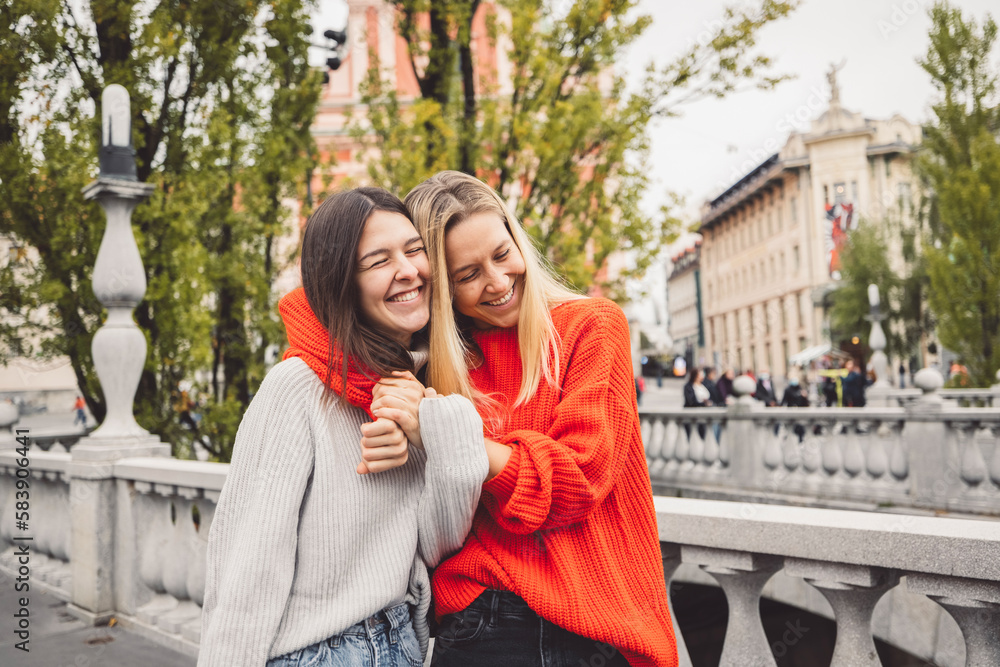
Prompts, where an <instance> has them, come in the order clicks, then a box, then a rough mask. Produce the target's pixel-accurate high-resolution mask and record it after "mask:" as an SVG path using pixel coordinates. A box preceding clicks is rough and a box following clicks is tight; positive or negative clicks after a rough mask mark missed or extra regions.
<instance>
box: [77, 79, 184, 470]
mask: <svg viewBox="0 0 1000 667" xmlns="http://www.w3.org/2000/svg"><path fill="white" fill-rule="evenodd" d="M101 106H102V107H103V108H102V114H101V116H102V118H101V120H102V126H101V127H102V130H101V139H102V140H101V152H100V162H101V171H100V175H99V176H98V178H97V180H96V181H94V182H93V183H91V184H90V185H88V186H87V187H85V188H84V189H83V196H84V198H85V199H96V200H97V202H98V203H99V204H100V205H101V208H103V209H104V212H105V214H106V215H107V218H108V226H107V229H106V230H105V232H104V238H103V239H102V240H101V247H100V249H99V250H98V252H97V263H96V264H95V265H94V274H93V279H92V282H93V288H94V296H96V297H97V300H98V301H100V302H101V304H102V305H103V306H104V307H105V308H107V309H108V319H107V321H105V323H104V325H103V326H102V327H101V328H100V329H98V331H97V333H96V334H95V335H94V340H93V343H92V347H91V351H92V352H93V355H94V366H95V368H96V370H97V377H98V378H99V379H100V382H101V389H103V391H104V398H105V401H106V403H107V408H108V411H107V416H106V417H105V419H104V422H103V423H102V424H101V426H100V428H98V429H97V430H95V431H94V432H93V433H91V434H90V437H89V438H87V439H86V440H84V441H81V443H80V445H79V446H78V448H74V452H76V451H80V449H81V448H82V449H83V450H84V451H86V450H93V449H94V448H97V447H102V448H106V447H114V448H115V449H116V450H118V449H120V448H121V447H123V446H124V447H127V448H129V449H134V447H135V446H136V445H139V446H140V447H142V446H145V447H149V446H154V447H156V446H158V447H159V448H166V451H164V452H163V453H169V448H168V447H167V446H166V445H161V444H160V443H159V439H158V438H157V437H156V436H154V435H150V433H149V432H148V431H146V430H145V429H144V428H142V427H141V426H139V424H137V423H136V421H135V417H134V416H133V413H132V407H133V403H134V400H135V392H136V389H137V388H138V386H139V377H140V376H141V375H142V368H143V365H144V364H145V362H146V337H145V336H144V335H143V333H142V332H141V331H140V330H139V328H138V327H137V326H136V325H135V322H133V321H132V311H133V310H134V309H135V307H136V306H137V305H138V304H139V301H140V300H142V297H143V295H144V294H145V293H146V274H145V271H144V270H143V267H142V258H140V257H139V248H138V246H137V245H136V243H135V237H134V236H133V235H132V211H133V210H135V207H136V206H138V205H139V204H141V203H142V202H143V201H145V200H146V199H148V198H149V195H150V194H152V192H153V186H152V185H149V184H147V183H139V182H138V181H137V180H136V171H135V158H134V154H135V151H133V149H132V123H131V117H132V115H131V110H130V107H129V95H128V92H127V91H126V90H125V88H123V87H122V86H119V85H118V84H112V85H110V86H108V87H107V88H105V89H104V94H103V95H102V96H101ZM136 453H138V452H135V453H133V452H129V454H130V455H135V454H136ZM141 453H142V454H152V453H154V452H153V451H150V450H147V451H144V452H141Z"/></svg>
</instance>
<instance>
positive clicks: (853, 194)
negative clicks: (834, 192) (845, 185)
mask: <svg viewBox="0 0 1000 667" xmlns="http://www.w3.org/2000/svg"><path fill="white" fill-rule="evenodd" d="M851 201H852V202H854V203H855V204H857V203H858V182H857V181H851Z"/></svg>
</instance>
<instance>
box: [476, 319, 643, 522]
mask: <svg viewBox="0 0 1000 667" xmlns="http://www.w3.org/2000/svg"><path fill="white" fill-rule="evenodd" d="M594 301H596V303H595V305H594V306H592V307H591V308H590V310H589V311H588V313H587V316H586V320H585V321H584V322H582V323H581V326H579V327H578V329H577V330H578V331H579V333H578V334H577V336H576V339H575V340H567V338H566V337H565V335H564V340H563V343H564V345H566V347H564V348H563V350H564V354H565V353H569V355H570V356H569V359H568V361H567V363H566V365H565V366H564V368H565V371H564V376H563V377H561V378H560V381H561V384H562V392H561V394H560V396H561V398H560V399H559V402H558V404H557V405H556V406H555V410H554V413H555V414H554V420H553V421H552V425H551V426H550V427H549V429H548V430H547V431H545V432H538V431H530V430H515V431H511V432H509V433H507V434H506V435H504V436H503V437H502V438H500V441H501V442H503V443H505V444H509V445H511V447H512V449H513V451H512V453H511V457H510V460H509V461H508V462H507V465H506V466H504V469H503V470H502V471H500V474H499V475H497V476H496V477H494V478H493V479H491V480H490V481H489V482H487V483H486V484H485V485H484V487H483V488H484V491H485V494H484V496H483V503H484V505H485V506H486V508H487V509H488V510H489V512H490V514H491V515H492V516H493V517H494V519H495V520H496V521H497V523H498V524H499V525H500V526H501V527H503V528H504V529H506V530H508V531H510V532H512V533H516V534H528V533H532V532H534V531H536V530H539V529H551V528H559V527H561V526H566V525H570V524H573V523H576V522H578V521H580V520H582V519H584V518H586V517H587V516H588V514H590V512H591V511H592V510H593V509H594V508H595V507H597V506H598V505H600V503H601V502H602V501H603V500H604V498H605V497H606V496H607V494H608V493H609V492H610V490H611V488H612V486H613V485H614V483H615V480H616V479H617V478H618V477H619V475H620V474H621V472H622V470H623V468H624V466H625V461H626V459H627V457H628V453H629V443H630V441H631V440H632V439H634V438H636V437H638V430H639V416H638V413H637V411H636V399H635V385H634V382H633V379H632V359H631V350H630V347H629V332H628V323H627V321H626V319H625V314H624V313H623V312H622V311H621V309H620V308H618V307H617V306H616V305H614V304H613V303H611V302H609V301H604V300H594ZM525 409H530V407H529V408H525Z"/></svg>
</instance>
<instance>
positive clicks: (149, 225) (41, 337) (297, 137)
mask: <svg viewBox="0 0 1000 667" xmlns="http://www.w3.org/2000/svg"><path fill="white" fill-rule="evenodd" d="M7 7H9V10H8V9H6V8H5V14H4V20H3V21H2V22H0V234H2V235H4V236H6V237H8V238H9V239H11V240H13V241H14V242H15V243H17V244H19V245H24V246H27V247H31V248H33V249H34V251H36V253H34V254H32V255H29V257H37V261H36V260H31V259H28V260H22V261H18V262H15V261H10V262H8V263H7V264H6V265H5V266H4V267H3V268H2V269H0V293H2V294H3V295H4V297H3V301H2V304H0V322H3V323H4V324H3V325H2V326H5V327H6V328H5V329H4V330H3V331H0V334H2V335H3V336H4V342H5V343H6V345H3V346H0V355H2V356H0V361H3V360H5V359H6V358H8V357H9V355H10V354H11V353H22V354H27V355H32V356H41V357H51V356H55V355H67V356H68V357H69V359H70V360H71V362H72V365H73V370H74V371H75V373H76V377H77V381H78V383H79V386H80V388H81V390H82V391H83V392H84V395H85V397H86V399H87V403H88V405H89V407H90V409H91V411H92V412H93V413H94V415H95V416H96V417H97V419H98V421H100V420H101V419H102V418H103V416H104V413H105V409H106V408H105V404H104V399H103V396H102V394H101V391H100V386H99V384H98V382H97V378H96V375H95V374H94V371H93V364H92V361H91V353H90V344H91V339H92V337H93V334H94V332H95V331H96V330H97V328H98V327H99V326H100V324H101V321H102V317H103V311H102V307H101V305H100V303H99V302H97V301H96V299H95V298H94V295H93V293H92V288H91V282H90V277H91V271H92V269H93V266H94V261H95V258H96V254H97V249H98V246H99V244H100V241H101V237H102V235H103V231H104V224H105V218H104V215H103V213H102V211H101V210H100V208H99V207H98V206H97V205H96V204H95V203H94V202H84V201H83V198H82V196H81V194H80V190H81V188H82V187H83V186H84V185H86V184H87V183H88V182H89V181H90V180H92V179H93V178H95V176H96V172H97V148H98V144H99V141H100V121H99V120H98V119H99V117H100V99H101V92H102V90H103V88H104V86H106V85H108V84H111V83H119V84H122V85H124V86H125V88H127V89H128V90H129V92H130V94H131V98H132V125H133V137H132V139H133V143H134V145H135V148H136V154H137V165H138V175H139V179H140V180H142V181H146V182H149V183H152V184H154V185H155V186H156V190H155V192H154V194H153V196H152V198H151V200H150V201H149V202H148V203H146V204H143V205H141V206H140V207H139V208H138V209H137V210H136V212H135V214H134V216H133V231H134V233H135V236H136V240H137V242H138V244H139V250H140V253H141V255H142V258H143V262H144V264H145V270H146V279H147V283H148V288H147V291H146V295H145V298H144V299H143V301H142V302H141V303H140V304H139V306H138V308H137V309H136V313H135V317H136V321H137V323H138V325H139V327H140V328H141V329H142V330H143V332H144V333H145V335H146V337H147V342H148V350H149V351H148V356H147V363H146V367H145V369H144V372H143V375H142V379H141V381H140V385H139V390H138V393H137V396H136V413H137V419H138V421H139V423H140V424H142V425H143V426H144V427H145V428H148V429H150V430H151V431H152V432H154V433H156V434H158V435H160V436H161V437H162V438H163V439H164V440H165V441H167V442H170V443H172V444H173V445H174V447H175V453H178V454H181V455H184V454H188V453H190V447H191V444H192V439H193V438H194V437H196V436H197V437H199V438H200V439H202V441H203V442H204V443H205V444H206V446H207V447H208V448H209V450H210V452H211V453H212V455H213V456H215V457H216V458H219V459H222V460H228V458H229V454H230V452H231V447H232V442H233V439H234V436H235V432H236V427H237V425H238V423H239V419H240V417H241V415H242V414H243V411H244V410H245V408H246V405H247V404H248V402H249V400H250V397H251V395H252V394H253V392H254V391H256V388H257V386H258V384H259V383H260V381H261V379H262V376H263V373H264V370H265V368H264V355H265V350H266V349H267V348H268V346H269V345H272V344H280V343H282V342H283V332H282V328H281V324H280V322H279V321H277V319H276V313H275V308H274V298H273V295H272V291H271V286H272V281H273V279H274V277H275V275H276V273H277V272H278V270H279V269H280V268H282V266H283V264H284V263H285V258H283V257H280V256H278V254H277V252H276V248H275V241H276V239H277V238H278V237H279V236H280V235H282V234H283V232H284V229H285V226H286V224H287V223H288V222H289V221H290V220H293V219H294V218H293V217H292V215H293V214H292V212H291V211H289V210H288V209H287V207H286V206H285V205H284V204H283V202H284V201H285V200H287V198H289V197H292V198H296V199H301V196H300V194H301V193H300V189H301V186H302V184H303V182H304V179H305V175H306V173H307V171H308V170H309V169H311V168H312V166H313V163H314V160H313V158H312V155H314V153H315V151H314V148H313V142H312V137H311V134H310V127H311V124H312V120H313V118H314V116H315V110H316V107H317V104H318V99H319V91H320V85H321V82H320V78H321V74H320V73H318V72H316V71H315V70H313V69H311V68H309V66H308V63H307V57H306V56H307V49H308V39H309V34H310V32H311V29H310V27H309V25H308V23H307V19H308V17H309V10H310V6H309V5H308V3H307V0H272V1H270V2H260V1H258V0H224V1H222V2H217V1H215V0H186V1H184V2H177V1H176V0H163V1H161V2H155V3H138V2H131V1H121V0H91V1H90V2H85V3H83V4H80V3H65V2H56V1H55V0H11V1H10V2H9V3H8V4H7ZM8 12H9V13H8ZM182 381H188V382H194V387H195V391H196V393H199V394H200V395H201V396H202V397H204V398H205V399H206V400H207V405H205V406H204V408H203V412H204V417H205V419H204V420H203V421H202V422H201V424H202V426H201V429H200V431H199V432H191V431H188V430H186V429H183V428H181V426H180V424H179V421H178V415H177V413H176V411H175V410H174V405H175V403H176V400H177V398H178V393H177V391H178V385H179V383H181V382H182Z"/></svg>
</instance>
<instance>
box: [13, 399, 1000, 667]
mask: <svg viewBox="0 0 1000 667" xmlns="http://www.w3.org/2000/svg"><path fill="white" fill-rule="evenodd" d="M705 412H706V413H707V412H708V411H705ZM750 412H751V413H752V414H753V415H754V416H755V417H756V416H757V415H756V411H754V410H752V409H751V410H750ZM714 414H716V415H717V418H715V417H712V416H708V417H702V416H698V417H696V418H695V421H689V422H688V421H683V420H682V421H681V423H680V428H681V430H683V426H684V425H685V424H688V425H690V426H691V427H692V431H693V432H694V433H695V434H696V433H697V431H698V426H699V425H700V424H701V425H704V426H705V427H706V431H707V435H706V437H707V438H708V439H709V442H711V441H712V440H711V439H712V437H713V436H714V434H712V435H709V434H710V433H711V432H712V427H713V426H714V423H715V422H716V421H718V422H719V423H720V425H721V426H726V423H725V422H726V419H725V418H726V415H727V413H726V411H725V410H720V411H714ZM891 414H892V416H891V418H890V417H885V418H884V421H886V422H889V421H892V420H893V419H896V416H898V415H899V414H901V413H900V411H899V410H898V409H897V410H895V411H893V412H892V413H891ZM684 419H686V418H684ZM737 421H739V422H740V423H741V424H744V425H754V428H758V427H757V426H755V424H756V423H757V422H755V421H754V419H749V420H737ZM779 421H780V420H779ZM774 423H776V422H775V421H774V420H771V419H770V418H769V417H766V418H765V420H764V421H763V422H760V424H761V426H760V428H763V429H765V430H771V429H773V425H774ZM893 423H895V422H893ZM728 427H729V428H733V427H734V425H733V424H730V425H729V426H728ZM779 430H780V427H779ZM890 430H891V429H890ZM959 430H961V429H959ZM695 442H697V439H696V440H695ZM725 442H726V438H725V436H723V438H722V443H723V445H724V444H725ZM689 444H690V442H689ZM702 445H704V441H702ZM859 447H860V449H861V451H862V453H863V454H864V453H865V452H866V451H868V450H872V451H874V450H873V448H872V447H871V446H868V447H867V449H866V447H864V446H861V445H860V444H859ZM696 448H697V445H696ZM712 449H713V446H712V445H709V446H707V447H704V446H703V448H702V449H701V455H700V459H698V461H700V462H697V461H696V460H695V459H692V458H690V457H686V458H685V459H684V461H683V462H682V463H681V464H680V465H678V467H679V468H680V467H684V468H686V469H688V470H689V472H693V474H697V475H700V476H701V477H702V478H703V479H704V480H705V483H706V485H709V484H710V483H711V479H712V476H713V475H716V476H719V475H720V474H722V473H720V470H724V469H725V468H726V467H732V466H734V465H737V464H739V463H740V461H741V460H742V459H741V458H740V455H739V451H740V446H739V441H735V442H734V452H733V455H732V456H729V455H727V454H725V453H724V450H725V447H724V446H719V447H717V451H716V453H715V454H711V453H710V452H711V450H712ZM889 451H890V453H889V454H887V458H888V460H889V463H888V464H887V465H888V466H889V467H890V471H889V472H888V473H887V474H888V475H890V476H892V475H893V474H894V473H892V472H891V465H892V463H891V462H892V459H893V456H892V455H891V450H889ZM706 452H709V454H706ZM81 453H83V450H80V451H79V452H76V455H79V454H81ZM762 455H763V452H762ZM706 456H707V457H708V460H709V461H710V463H709V464H706V463H705V461H706ZM17 458H18V455H17V454H16V453H15V452H12V451H3V452H0V473H2V474H0V526H2V527H3V532H2V533H0V538H2V540H3V541H4V542H5V543H7V544H9V543H10V541H11V537H12V531H11V530H10V529H9V527H10V526H13V512H14V509H15V507H14V504H13V503H14V502H15V501H14V500H13V498H14V493H15V491H16V480H17V479H18V473H17V468H18V464H17ZM29 458H30V468H31V473H30V479H31V490H32V493H31V503H32V505H31V507H32V512H31V515H32V520H31V521H32V522H31V530H30V532H31V534H32V535H33V536H34V543H33V544H32V547H31V548H32V553H31V559H32V561H31V565H32V574H31V576H32V578H33V579H32V582H33V584H34V583H36V582H38V581H42V582H45V584H44V585H45V586H47V587H48V589H49V590H51V591H52V592H54V593H55V594H57V595H58V596H60V597H62V598H64V599H66V600H68V601H70V602H71V605H70V609H71V610H74V613H77V614H78V615H80V616H81V617H82V618H90V619H91V620H94V621H95V622H100V621H101V620H106V619H107V618H109V617H110V616H112V615H113V616H114V617H115V618H116V619H117V620H118V622H119V623H121V624H122V625H124V626H125V627H127V628H130V629H132V630H133V631H136V632H139V633H140V634H143V635H145V636H147V637H149V638H151V639H153V640H155V641H157V642H159V643H161V644H165V645H168V646H170V647H172V648H174V649H176V650H180V651H183V652H186V653H188V654H190V655H194V654H196V653H197V650H198V643H199V640H200V634H201V627H200V613H201V611H200V610H201V607H200V605H201V603H202V601H203V597H204V586H205V557H206V556H205V555H206V547H207V538H208V534H209V530H210V527H211V523H212V520H213V517H214V513H215V507H216V502H217V500H218V497H219V492H220V491H221V489H222V486H223V483H224V481H225V477H226V474H227V471H228V466H226V465H224V464H212V463H201V462H194V461H179V460H176V459H172V458H168V457H163V456H142V457H125V458H120V459H117V460H114V461H111V462H106V463H102V464H100V465H99V466H93V465H85V464H84V463H82V462H80V461H78V460H76V459H72V458H71V455H69V454H52V453H46V452H41V451H36V450H32V451H31V452H30V457H29ZM843 458H844V461H845V462H844V463H843V464H842V466H843V470H847V469H848V466H853V465H854V464H849V463H847V462H846V460H847V459H848V458H851V457H848V456H846V455H845V456H844V457H843ZM869 458H871V457H869ZM875 458H878V457H875ZM779 465H782V466H783V465H784V463H783V459H781V462H780V463H779ZM803 465H804V464H803ZM819 470H824V471H825V470H826V468H824V467H823V457H822V455H821V456H820V467H819V468H818V469H817V471H816V472H817V473H818V472H819ZM897 472H898V469H897ZM841 473H842V470H841V468H838V469H837V475H834V477H837V476H838V475H839V477H837V478H838V479H839V480H841V481H843V480H842V479H841V478H842V477H844V475H842V474H841ZM823 474H826V473H825V472H824V473H823ZM844 474H846V473H844ZM867 474H870V473H867ZM904 479H905V477H904ZM655 502H656V509H657V516H658V521H659V525H660V538H661V542H662V548H663V554H664V564H665V566H666V567H665V569H666V573H667V577H668V579H670V578H671V577H672V578H673V580H674V581H675V582H685V581H688V582H695V583H711V582H715V583H717V584H718V585H720V586H722V588H723V589H724V590H725V592H726V595H727V596H728V600H729V608H730V610H731V614H730V618H731V619H732V620H731V622H730V624H729V627H728V629H727V638H726V644H725V652H724V656H723V662H722V664H723V665H740V666H746V665H749V666H754V665H773V664H775V663H774V659H773V657H772V656H773V655H775V654H776V652H777V651H778V650H779V649H777V648H775V643H774V642H775V640H774V639H771V641H770V642H769V641H768V639H767V638H766V637H765V635H764V632H763V630H762V626H761V621H760V617H759V613H758V611H757V599H758V597H759V596H760V595H761V591H763V594H764V595H766V596H767V597H771V598H773V599H777V600H781V601H784V602H787V603H789V604H792V605H796V606H798V607H801V608H803V609H806V610H808V611H811V612H813V613H817V614H820V615H825V616H828V617H831V618H834V619H835V620H836V622H837V623H838V634H837V642H838V643H837V657H836V658H835V660H834V662H833V664H834V665H835V666H837V667H839V666H851V667H853V666H854V665H863V664H877V663H871V662H869V661H857V659H858V656H859V655H868V653H867V652H866V651H867V650H868V649H869V645H870V643H871V636H872V633H873V632H874V634H875V636H877V637H879V638H881V639H884V640H885V641H887V642H889V643H892V644H894V645H896V646H900V647H902V648H903V649H905V650H907V651H909V652H911V653H914V654H915V655H918V656H921V657H927V659H931V658H933V659H934V661H935V663H936V664H939V665H942V666H943V667H952V666H955V667H958V666H959V665H962V664H964V663H963V660H964V653H965V651H966V649H965V648H964V647H966V646H967V647H968V649H967V651H968V655H969V656H970V662H968V663H967V664H969V665H992V666H994V667H1000V658H997V651H998V650H1000V649H998V648H997V646H998V642H997V640H996V635H995V633H994V634H993V635H990V634H989V632H991V631H992V630H991V628H995V627H997V626H996V623H997V622H998V620H1000V619H998V616H997V614H998V609H1000V584H998V582H1000V558H998V554H1000V523H994V522H991V521H982V520H980V521H973V520H960V519H941V518H927V517H917V516H910V515H902V514H886V513H878V512H845V511H839V510H828V509H816V508H798V507H780V506H774V505H760V504H753V503H749V502H719V501H713V500H698V499H687V498H685V499H678V498H662V497H661V498H657V499H656V501H655ZM81 507H83V508H86V507H92V508H97V509H94V510H93V511H90V510H88V511H81ZM71 517H72V518H73V523H74V525H73V526H72V527H71V526H69V524H70V522H71ZM76 517H82V519H77V518H76ZM78 522H82V523H81V525H76V524H77V523H78ZM108 535H111V536H113V540H110V541H107V542H102V541H101V539H99V538H101V537H102V536H108ZM95 540H96V541H97V543H98V544H101V545H105V546H106V548H104V549H103V550H101V549H95V547H94V544H93V542H94V541H95ZM71 547H72V548H71ZM4 549H5V551H4V554H3V557H0V569H3V570H5V571H7V572H8V573H16V571H17V564H16V562H15V561H14V559H13V558H12V555H13V553H12V550H11V549H9V548H7V547H6V546H4ZM95 554H96V555H95ZM95 559H96V562H94V561H95ZM71 573H72V574H71ZM776 573H777V574H776ZM903 579H905V581H906V582H907V583H906V585H905V586H896V583H897V582H898V581H900V580H903ZM768 582H770V583H768ZM894 586H896V587H895V588H893V587H894ZM803 589H809V590H810V591H812V594H810V593H809V592H808V591H807V592H805V593H804V592H803ZM813 589H815V590H819V591H820V592H821V593H823V595H824V596H826V599H828V600H829V602H828V603H822V602H819V603H817V599H821V598H820V597H819V596H818V595H816V594H815V590H813ZM890 589H892V590H891V592H890V593H889V594H888V595H889V596H890V598H891V599H892V600H893V602H892V604H891V605H890V606H888V607H886V609H888V611H885V610H883V611H881V612H878V613H876V614H875V615H874V624H872V623H871V614H872V609H874V608H875V605H876V602H877V601H878V599H879V597H881V596H882V595H883V594H884V593H885V592H886V591H887V590H890ZM916 593H920V595H916ZM924 594H926V595H927V596H930V598H931V599H933V600H937V601H938V602H939V603H940V606H939V605H937V604H934V603H933V602H930V601H929V600H928V599H927V597H924ZM824 605H826V606H824ZM880 608H881V606H880ZM942 608H944V609H947V612H946V613H944V614H942V612H941V609H942ZM886 614H888V616H886ZM948 614H951V615H953V616H954V618H955V621H956V622H957V625H956V623H955V622H952V621H951V620H950V619H951V616H948ZM928 624H935V625H932V626H929V625H928ZM948 624H950V625H948ZM991 624H992V625H991ZM939 625H941V627H945V626H947V628H948V629H947V630H946V631H943V632H944V634H941V633H937V632H933V633H923V634H921V633H920V631H919V628H926V627H935V628H936V627H938V626H939ZM959 627H960V628H961V631H959V629H958V628H959ZM949 633H950V634H949ZM963 633H964V635H963ZM914 635H917V639H915V640H914V639H912V637H913V636H914ZM925 635H926V636H925ZM963 636H964V637H965V639H964V640H963V639H962V637H963ZM807 641H808V639H807ZM914 642H915V643H914ZM921 642H923V643H921ZM681 644H682V651H683V641H682V642H681ZM954 646H958V647H959V648H958V649H955V648H954ZM942 656H944V657H942ZM949 656H951V657H949ZM682 664H683V663H682Z"/></svg>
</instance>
